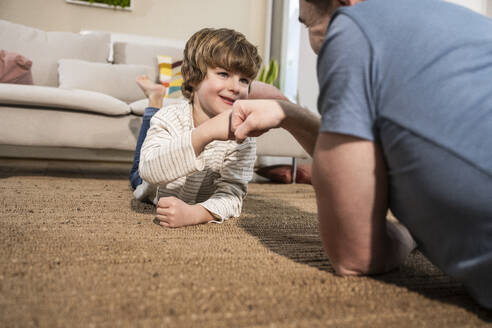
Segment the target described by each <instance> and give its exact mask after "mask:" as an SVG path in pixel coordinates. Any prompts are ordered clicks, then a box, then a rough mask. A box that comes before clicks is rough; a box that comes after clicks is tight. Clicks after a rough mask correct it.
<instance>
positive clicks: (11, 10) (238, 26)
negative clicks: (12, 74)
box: [0, 0, 266, 54]
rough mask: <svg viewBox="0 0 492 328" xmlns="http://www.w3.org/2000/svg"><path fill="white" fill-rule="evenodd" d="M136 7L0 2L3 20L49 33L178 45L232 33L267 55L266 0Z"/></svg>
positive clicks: (156, 2)
mask: <svg viewBox="0 0 492 328" xmlns="http://www.w3.org/2000/svg"><path fill="white" fill-rule="evenodd" d="M133 1H134V9H133V11H122V10H113V9H104V8H95V7H87V6H81V5H75V4H69V3H67V2H65V0H0V19H5V20H8V21H11V22H15V23H19V24H24V25H29V26H33V27H37V28H40V29H43V30H46V31H71V32H79V31H80V30H103V31H111V32H118V33H131V34H141V35H150V36H155V37H165V38H171V39H178V40H187V39H188V38H189V37H190V36H191V35H192V34H193V33H194V32H196V31H197V30H199V29H200V28H203V27H227V28H232V29H235V30H237V31H239V32H242V33H243V34H245V35H246V37H247V38H248V40H250V41H251V42H252V43H253V44H255V45H257V46H258V47H259V51H260V54H263V53H264V43H265V17H266V1H264V0H178V1H176V0H133Z"/></svg>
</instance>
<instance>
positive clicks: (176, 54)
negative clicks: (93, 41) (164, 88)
mask: <svg viewBox="0 0 492 328" xmlns="http://www.w3.org/2000/svg"><path fill="white" fill-rule="evenodd" d="M159 55H166V56H170V57H173V58H176V59H179V58H183V48H182V47H176V46H162V45H152V44H144V43H134V42H115V43H114V44H113V62H114V63H115V64H134V65H147V66H152V67H153V68H154V69H155V73H156V77H157V76H158V74H159V64H158V63H157V56H159ZM153 81H155V82H157V79H156V80H153Z"/></svg>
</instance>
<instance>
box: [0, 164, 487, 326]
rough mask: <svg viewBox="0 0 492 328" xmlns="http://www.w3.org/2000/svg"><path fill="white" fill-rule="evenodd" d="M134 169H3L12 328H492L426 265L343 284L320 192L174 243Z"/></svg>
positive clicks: (273, 193)
mask: <svg viewBox="0 0 492 328" xmlns="http://www.w3.org/2000/svg"><path fill="white" fill-rule="evenodd" d="M128 169H129V167H128V165H126V164H104V163H73V162H56V161H49V162H40V161H15V160H5V159H4V160H0V246H1V247H0V326H1V327H62V326H63V327H120V326H121V327H287V328H289V327H383V326H384V327H484V326H492V313H491V312H490V311H487V310H484V309H483V308H480V307H479V306H478V305H476V304H475V303H474V302H473V300H472V299H471V298H470V297H469V296H468V295H467V294H466V291H465V290H464V288H463V287H462V285H461V284H459V283H457V282H456V281H454V280H453V279H451V278H449V277H447V276H446V275H444V274H443V273H442V272H440V271H439V270H438V269H437V268H436V267H434V266H433V265H431V264H430V263H429V262H428V261H427V260H426V259H425V258H424V257H423V256H422V255H421V254H420V253H418V252H415V253H413V254H412V255H411V256H410V257H409V259H408V260H407V262H406V263H405V264H404V265H403V266H402V267H401V268H400V269H399V270H397V271H394V272H391V273H389V274H385V275H380V276H373V277H363V278H342V277H338V276H336V275H334V274H333V270H332V268H331V266H330V263H329V261H328V259H327V258H326V256H325V255H324V253H323V249H322V246H321V242H320V239H319V236H318V228H317V221H316V214H315V213H316V202H315V199H314V192H313V189H312V187H311V186H310V185H279V184H251V185H250V189H249V194H248V197H247V200H246V202H245V204H244V209H243V214H242V215H241V217H240V218H238V219H232V220H229V221H227V222H226V223H224V224H221V225H220V224H205V225H200V226H194V227H188V228H182V229H165V228H162V227H160V226H158V225H156V224H154V223H153V217H154V215H153V212H154V208H153V207H152V206H150V205H146V204H143V203H140V202H137V201H135V200H132V193H131V190H130V187H129V183H128V181H127V180H126V176H127V172H128Z"/></svg>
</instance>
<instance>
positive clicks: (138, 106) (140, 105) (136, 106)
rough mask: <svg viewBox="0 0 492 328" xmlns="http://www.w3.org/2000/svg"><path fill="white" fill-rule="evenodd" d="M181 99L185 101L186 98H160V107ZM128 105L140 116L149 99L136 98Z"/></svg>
mask: <svg viewBox="0 0 492 328" xmlns="http://www.w3.org/2000/svg"><path fill="white" fill-rule="evenodd" d="M182 101H187V100H186V99H177V98H164V99H162V107H165V106H167V105H169V104H175V103H178V102H182ZM129 106H130V110H131V111H132V113H133V114H135V115H139V116H142V115H143V114H144V111H145V108H147V107H148V106H149V100H148V99H141V100H137V101H135V102H132V103H131V104H130V105H129Z"/></svg>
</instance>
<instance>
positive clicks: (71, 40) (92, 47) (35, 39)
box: [0, 20, 111, 87]
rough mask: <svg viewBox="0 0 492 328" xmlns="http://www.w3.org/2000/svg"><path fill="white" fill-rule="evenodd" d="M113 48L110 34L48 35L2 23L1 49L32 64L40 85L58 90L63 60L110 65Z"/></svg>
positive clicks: (0, 26) (17, 25) (33, 73)
mask: <svg viewBox="0 0 492 328" xmlns="http://www.w3.org/2000/svg"><path fill="white" fill-rule="evenodd" d="M110 44H111V42H110V34H109V33H104V32H99V33H91V34H88V35H81V34H78V33H71V32H45V31H42V30H39V29H36V28H32V27H28V26H24V25H19V24H14V23H11V22H8V21H5V20H0V46H1V47H2V49H5V50H8V51H12V52H17V53H19V54H22V55H23V56H26V57H27V58H29V59H30V60H32V63H33V64H32V78H33V81H34V84H36V85H44V86H53V87H56V86H58V74H57V65H58V64H57V63H58V60H59V59H62V58H73V59H82V60H87V61H93V62H106V61H107V58H108V56H109V49H110Z"/></svg>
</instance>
